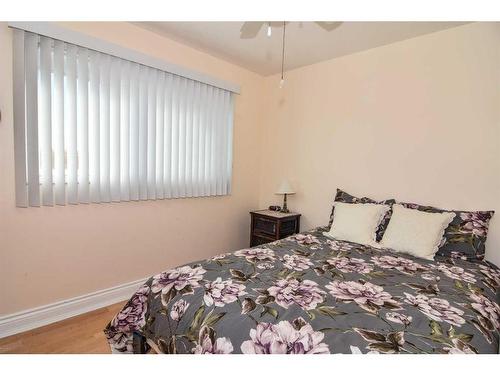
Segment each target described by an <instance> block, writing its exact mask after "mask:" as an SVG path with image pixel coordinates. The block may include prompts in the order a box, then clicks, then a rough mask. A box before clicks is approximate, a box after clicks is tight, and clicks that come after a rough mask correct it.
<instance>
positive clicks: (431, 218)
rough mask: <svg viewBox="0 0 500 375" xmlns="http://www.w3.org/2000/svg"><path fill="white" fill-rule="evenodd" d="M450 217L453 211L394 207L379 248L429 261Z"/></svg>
mask: <svg viewBox="0 0 500 375" xmlns="http://www.w3.org/2000/svg"><path fill="white" fill-rule="evenodd" d="M454 217H455V213H453V212H436V213H434V212H423V211H419V210H414V209H410V208H405V207H403V206H402V205H400V204H395V205H393V206H392V216H391V220H390V221H389V225H388V226H387V229H386V230H385V232H384V237H383V238H382V240H381V241H380V244H379V245H380V246H381V247H386V248H390V249H393V250H396V251H399V252H402V253H408V254H411V255H414V256H416V257H419V258H424V259H429V260H433V259H434V254H435V253H436V252H437V251H438V248H439V244H440V242H441V240H442V238H443V234H444V231H445V229H446V227H447V226H448V225H449V224H450V223H451V221H452V220H453V218H454Z"/></svg>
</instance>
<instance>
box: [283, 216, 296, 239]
mask: <svg viewBox="0 0 500 375" xmlns="http://www.w3.org/2000/svg"><path fill="white" fill-rule="evenodd" d="M297 230H298V228H297V220H295V219H294V220H288V221H281V222H280V237H286V236H289V235H291V234H294V233H297Z"/></svg>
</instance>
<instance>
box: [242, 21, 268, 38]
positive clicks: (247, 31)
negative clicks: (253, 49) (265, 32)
mask: <svg viewBox="0 0 500 375" xmlns="http://www.w3.org/2000/svg"><path fill="white" fill-rule="evenodd" d="M264 23H265V22H256V21H252V22H244V23H243V26H241V29H240V38H241V39H251V38H255V37H256V36H257V34H258V33H259V31H260V29H261V27H262V25H263V24H264Z"/></svg>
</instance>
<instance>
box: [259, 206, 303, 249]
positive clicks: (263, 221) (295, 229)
mask: <svg viewBox="0 0 500 375" xmlns="http://www.w3.org/2000/svg"><path fill="white" fill-rule="evenodd" d="M250 216H251V218H252V221H251V225H250V246H251V247H252V246H257V245H263V244H265V243H268V242H273V241H276V240H280V239H282V238H285V237H288V236H290V235H292V234H295V233H299V231H300V214H298V213H296V212H288V213H286V214H285V213H282V212H277V211H270V210H259V211H251V212H250Z"/></svg>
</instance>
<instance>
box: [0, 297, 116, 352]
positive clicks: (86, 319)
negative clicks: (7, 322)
mask: <svg viewBox="0 0 500 375" xmlns="http://www.w3.org/2000/svg"><path fill="white" fill-rule="evenodd" d="M124 304H125V302H120V303H117V304H115V305H111V306H108V307H104V308H102V309H99V310H95V311H91V312H89V313H86V314H82V315H79V316H76V317H74V318H70V319H66V320H63V321H60V322H57V323H53V324H50V325H48V326H44V327H40V328H37V329H34V330H31V331H27V332H23V333H19V334H17V335H13V336H9V337H5V338H3V339H0V353H76V354H79V353H110V349H109V346H108V343H107V342H106V338H105V337H104V333H103V331H102V330H103V329H104V327H105V326H106V324H107V323H108V322H109V321H110V320H111V319H112V318H113V316H114V315H115V314H116V313H117V312H118V311H119V310H120V309H121V308H122V307H123V305H124Z"/></svg>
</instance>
